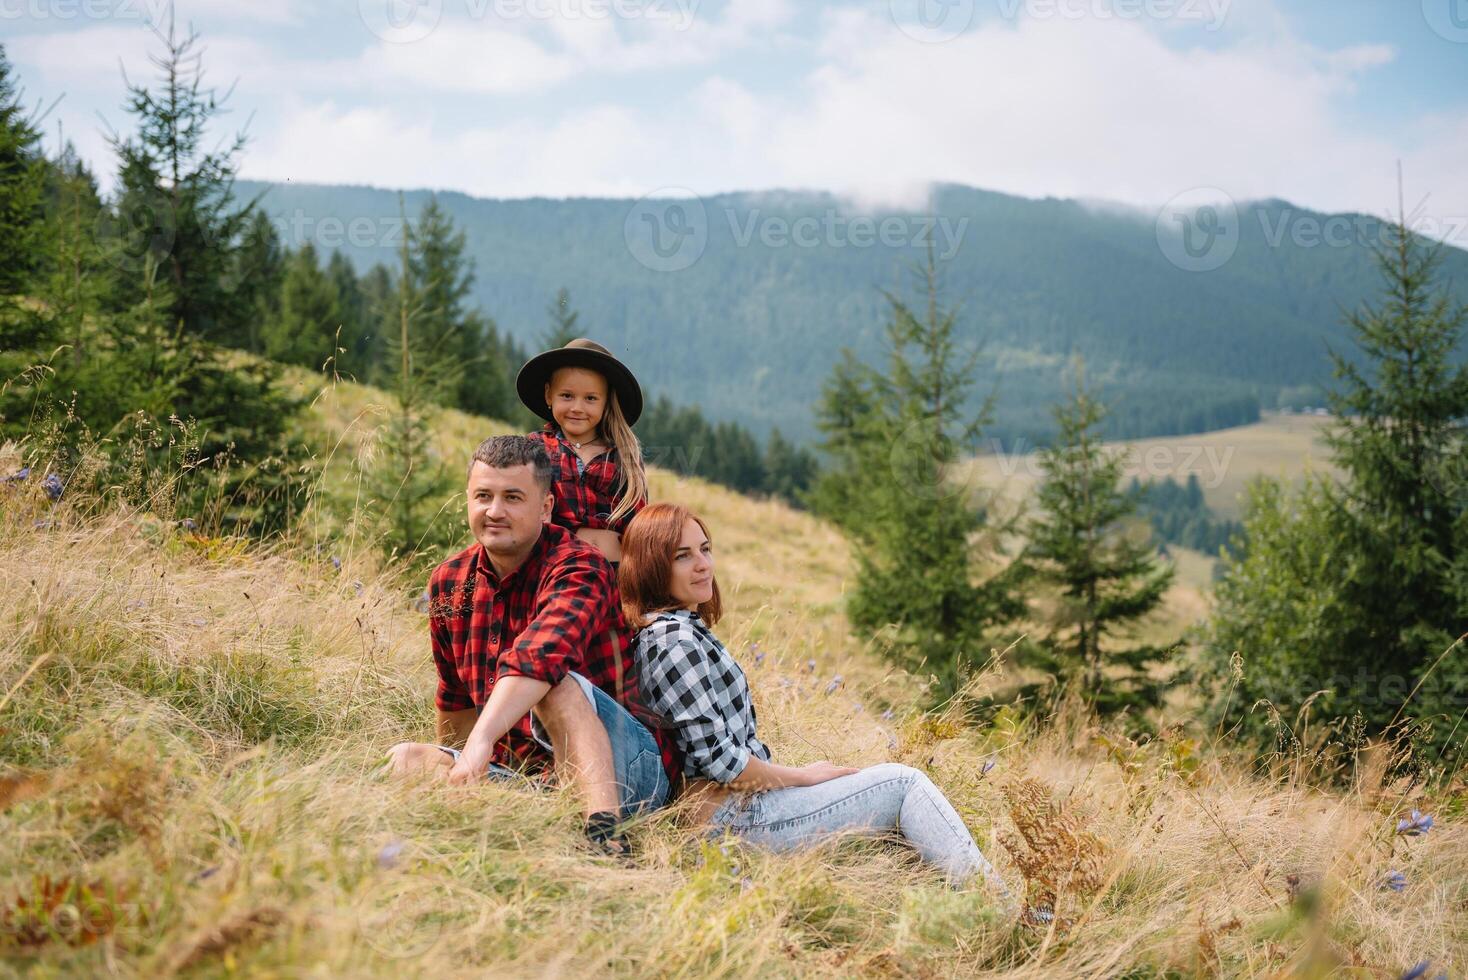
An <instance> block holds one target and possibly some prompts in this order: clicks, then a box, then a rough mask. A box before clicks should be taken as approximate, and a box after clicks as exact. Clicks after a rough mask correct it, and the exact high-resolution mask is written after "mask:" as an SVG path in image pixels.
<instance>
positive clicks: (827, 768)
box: [796, 760, 861, 786]
mask: <svg viewBox="0 0 1468 980" xmlns="http://www.w3.org/2000/svg"><path fill="white" fill-rule="evenodd" d="M796 771H797V772H799V773H800V777H801V782H800V785H801V786H817V785H819V784H821V783H824V782H826V781H827V780H831V779H840V778H841V777H842V776H852V775H855V774H856V773H859V772H861V770H860V769H853V768H851V767H850V766H838V765H835V764H833V763H830V762H826V761H825V760H822V761H820V762H811V763H808V764H806V765H804V766H801V767H800V768H799V769H798V770H796Z"/></svg>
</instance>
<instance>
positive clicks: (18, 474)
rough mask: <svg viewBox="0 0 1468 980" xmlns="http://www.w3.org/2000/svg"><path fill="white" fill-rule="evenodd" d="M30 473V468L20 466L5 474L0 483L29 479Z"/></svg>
mask: <svg viewBox="0 0 1468 980" xmlns="http://www.w3.org/2000/svg"><path fill="white" fill-rule="evenodd" d="M30 475H31V468H30V467H29V466H22V467H21V468H20V469H18V470H16V471H15V472H14V473H12V474H10V475H9V476H7V477H6V478H5V479H4V480H0V483H20V482H22V481H23V480H27V479H29V478H30Z"/></svg>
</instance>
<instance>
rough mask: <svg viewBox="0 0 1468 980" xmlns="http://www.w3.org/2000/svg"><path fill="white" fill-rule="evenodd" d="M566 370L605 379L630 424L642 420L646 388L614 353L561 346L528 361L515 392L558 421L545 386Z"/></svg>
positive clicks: (536, 410) (528, 404) (534, 409)
mask: <svg viewBox="0 0 1468 980" xmlns="http://www.w3.org/2000/svg"><path fill="white" fill-rule="evenodd" d="M563 367H578V368H587V369H589V370H592V371H595V372H597V373H598V374H600V375H602V376H603V377H605V378H606V379H607V384H608V385H609V386H610V387H611V389H612V390H613V391H615V392H616V393H617V406H618V407H619V408H621V409H622V415H623V416H624V417H625V418H626V419H627V424H628V425H633V424H635V423H636V422H637V420H638V419H639V418H641V417H642V388H641V386H639V385H638V383H637V378H635V377H634V376H633V374H632V372H631V371H629V370H627V366H626V365H625V364H623V363H622V362H621V361H619V360H617V359H616V358H615V357H612V356H611V355H610V354H603V353H601V352H600V351H595V350H589V349H587V348H577V347H557V348H556V349H555V350H548V351H545V352H544V353H541V354H536V355H535V356H534V357H532V358H531V359H530V360H528V361H526V362H525V366H524V367H522V368H521V369H520V373H519V375H518V376H516V378H515V390H516V391H517V392H518V393H519V395H520V401H521V402H523V403H524V405H525V407H526V408H528V409H530V410H531V411H532V412H534V413H535V414H536V415H539V416H540V417H541V418H543V419H545V420H546V421H547V422H554V421H555V416H554V415H553V414H552V413H551V409H550V406H549V405H547V404H546V403H545V386H546V385H547V384H548V383H549V382H550V379H551V375H553V374H555V373H556V372H557V371H558V370H560V369H561V368H563Z"/></svg>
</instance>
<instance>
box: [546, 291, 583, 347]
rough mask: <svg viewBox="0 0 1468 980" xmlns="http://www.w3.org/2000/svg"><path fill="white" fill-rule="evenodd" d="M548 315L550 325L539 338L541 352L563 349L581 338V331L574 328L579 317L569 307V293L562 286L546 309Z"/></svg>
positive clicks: (578, 314)
mask: <svg viewBox="0 0 1468 980" xmlns="http://www.w3.org/2000/svg"><path fill="white" fill-rule="evenodd" d="M546 312H547V313H548V314H550V325H549V326H548V327H546V328H545V333H543V334H541V336H540V346H541V348H542V349H543V350H551V349H552V348H555V347H565V346H566V345H567V344H569V343H570V342H571V341H573V340H575V339H576V338H577V337H579V336H581V329H580V328H579V327H577V326H576V321H577V319H578V318H579V317H580V316H581V314H580V313H578V312H577V311H576V310H575V309H574V308H573V307H572V306H571V291H570V290H569V289H567V288H566V287H564V286H562V287H561V288H560V289H558V290H556V298H555V299H554V300H552V301H551V305H550V306H549V307H547V308H546Z"/></svg>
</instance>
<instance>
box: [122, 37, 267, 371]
mask: <svg viewBox="0 0 1468 980" xmlns="http://www.w3.org/2000/svg"><path fill="white" fill-rule="evenodd" d="M202 58H203V52H202V49H201V48H200V46H199V36H198V35H197V34H195V33H193V32H192V31H190V32H189V33H188V34H186V35H184V36H182V37H180V36H179V35H178V34H177V33H176V31H175V29H174V24H173V19H172V13H171V12H170V15H169V26H168V33H167V35H166V36H164V37H163V53H162V54H161V55H155V56H153V57H152V59H151V60H152V62H153V64H154V66H155V67H156V68H157V70H158V79H157V83H156V86H155V87H153V88H149V87H148V86H146V85H142V84H133V83H132V82H129V83H128V86H127V88H128V96H127V103H126V108H127V111H128V112H129V113H130V114H131V115H132V116H133V118H134V120H135V125H136V130H135V132H134V133H133V134H132V135H130V136H127V137H123V136H118V135H114V136H113V137H112V145H113V148H114V150H115V151H116V153H117V155H118V159H119V173H118V185H119V188H118V199H117V202H116V218H117V237H118V238H119V239H120V240H121V245H122V249H121V252H120V255H121V257H122V259H123V261H121V262H120V271H121V275H120V276H119V278H118V288H119V290H121V291H122V293H123V294H124V296H125V299H126V301H127V303H128V304H129V305H131V304H134V303H136V302H138V301H139V300H140V299H141V286H140V275H139V274H140V273H141V272H142V271H143V269H144V267H145V265H146V264H147V262H148V261H150V260H151V261H152V262H153V263H154V264H156V265H158V266H159V268H160V269H161V270H162V274H163V276H164V278H165V279H166V281H167V286H168V290H169V294H170V295H171V296H172V301H171V306H170V308H169V310H168V311H167V312H168V315H169V318H170V320H172V321H173V322H175V323H177V324H180V325H182V327H183V329H184V330H186V331H187V332H189V333H191V334H193V335H195V336H199V337H203V338H205V339H208V340H211V341H214V342H216V343H223V344H228V345H231V346H245V345H247V344H248V343H249V336H250V332H249V329H248V317H249V314H250V310H249V306H248V303H247V299H246V297H245V295H244V294H243V293H242V292H241V290H240V287H241V286H242V285H243V283H242V281H241V280H240V279H239V278H238V272H239V270H238V267H237V262H236V257H235V254H234V253H235V252H236V250H237V249H238V248H239V242H240V238H241V236H242V233H243V232H244V230H245V228H246V226H247V223H248V222H249V221H250V220H251V215H252V212H253V210H254V202H250V203H248V204H246V205H245V206H243V207H241V206H239V205H238V203H237V202H236V201H235V198H234V179H235V174H236V172H237V170H238V156H239V154H240V153H241V151H243V149H244V147H245V142H246V139H245V136H244V134H243V133H238V134H236V135H235V136H234V137H232V138H230V139H227V140H225V141H224V143H223V144H222V145H220V146H219V147H216V148H213V149H210V148H208V146H209V140H210V132H209V130H210V127H211V125H212V124H213V123H214V121H215V120H216V118H217V117H218V116H219V115H220V113H222V112H223V111H224V103H225V101H226V100H227V93H226V95H224V96H221V95H218V94H217V93H216V92H215V90H214V89H212V88H208V87H206V86H205V84H204V68H203V62H202Z"/></svg>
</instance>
